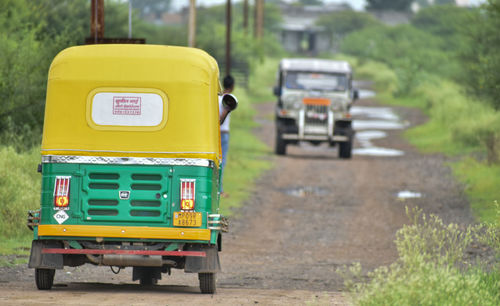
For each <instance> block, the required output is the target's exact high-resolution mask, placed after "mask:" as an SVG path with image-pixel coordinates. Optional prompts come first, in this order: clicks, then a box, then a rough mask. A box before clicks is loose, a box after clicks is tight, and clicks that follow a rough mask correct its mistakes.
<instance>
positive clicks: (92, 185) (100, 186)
mask: <svg viewBox="0 0 500 306" xmlns="http://www.w3.org/2000/svg"><path fill="white" fill-rule="evenodd" d="M118 187H119V186H118V184H114V183H90V184H89V188H90V189H118Z"/></svg>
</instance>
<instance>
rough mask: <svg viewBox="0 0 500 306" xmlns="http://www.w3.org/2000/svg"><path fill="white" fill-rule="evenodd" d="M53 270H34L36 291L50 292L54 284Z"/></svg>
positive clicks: (54, 272) (54, 271)
mask: <svg viewBox="0 0 500 306" xmlns="http://www.w3.org/2000/svg"><path fill="white" fill-rule="evenodd" d="M55 274H56V270H54V269H35V282H36V287H37V288H38V290H50V289H51V288H52V285H53V284H54V275H55Z"/></svg>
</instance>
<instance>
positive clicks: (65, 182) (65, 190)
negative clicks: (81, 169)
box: [54, 176, 71, 208]
mask: <svg viewBox="0 0 500 306" xmlns="http://www.w3.org/2000/svg"><path fill="white" fill-rule="evenodd" d="M70 182H71V176H56V181H55V184H54V206H55V207H56V208H64V207H68V206H69V184H70Z"/></svg>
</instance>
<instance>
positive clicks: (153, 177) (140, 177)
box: [132, 174, 161, 181]
mask: <svg viewBox="0 0 500 306" xmlns="http://www.w3.org/2000/svg"><path fill="white" fill-rule="evenodd" d="M132 179H133V180H136V181H160V180H161V175H160V174H132Z"/></svg>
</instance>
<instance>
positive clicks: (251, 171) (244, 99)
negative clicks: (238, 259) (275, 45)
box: [221, 59, 278, 215]
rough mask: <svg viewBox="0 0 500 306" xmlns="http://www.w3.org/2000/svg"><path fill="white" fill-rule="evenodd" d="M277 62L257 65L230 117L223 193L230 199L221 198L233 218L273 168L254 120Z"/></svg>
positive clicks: (268, 90)
mask: <svg viewBox="0 0 500 306" xmlns="http://www.w3.org/2000/svg"><path fill="white" fill-rule="evenodd" d="M277 63H278V60H277V59H273V60H268V61H265V62H263V63H261V64H258V65H257V66H256V69H255V70H254V72H253V74H252V76H251V78H250V84H249V88H250V89H249V90H245V89H243V88H241V87H238V84H236V90H235V92H234V94H235V95H236V96H237V97H238V102H239V104H238V109H237V110H236V111H235V112H234V113H232V114H231V138H230V141H229V153H228V161H227V165H226V169H225V170H224V191H225V192H227V193H228V194H229V195H230V197H229V198H222V199H221V212H222V213H223V214H225V215H232V214H233V209H234V208H237V207H239V206H240V205H241V204H242V203H243V201H244V200H245V199H247V198H248V197H249V195H250V193H251V192H252V190H253V186H254V181H255V180H256V179H257V178H258V177H259V176H260V175H261V173H262V172H263V171H264V170H266V169H269V168H270V166H271V163H270V155H271V150H270V148H269V147H267V146H266V145H265V144H264V143H262V142H261V141H260V140H259V139H258V138H257V137H256V136H255V135H253V133H252V129H253V128H254V127H256V126H257V124H256V123H255V121H254V116H255V109H254V107H253V105H254V104H256V103H259V102H262V101H263V100H262V99H263V98H264V99H267V98H269V93H271V87H272V85H273V83H274V74H272V75H273V78H270V77H269V71H270V70H272V69H276V67H277Z"/></svg>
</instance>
